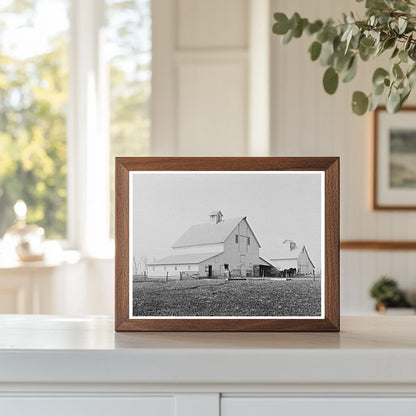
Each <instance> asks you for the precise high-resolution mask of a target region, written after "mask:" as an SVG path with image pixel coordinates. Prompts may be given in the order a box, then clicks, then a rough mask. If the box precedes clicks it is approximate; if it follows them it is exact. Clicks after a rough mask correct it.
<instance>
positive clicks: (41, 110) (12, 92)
mask: <svg viewBox="0 0 416 416" xmlns="http://www.w3.org/2000/svg"><path fill="white" fill-rule="evenodd" d="M70 6H71V4H70V0H33V1H30V2H27V1H23V2H22V1H19V0H5V1H2V2H1V6H0V45H1V46H0V118H1V129H0V238H1V237H2V236H3V234H4V232H5V231H6V230H7V228H8V227H9V226H10V225H11V223H12V222H13V220H14V213H13V205H14V204H15V202H16V200H18V199H23V200H24V201H25V202H26V204H27V206H28V215H27V220H28V222H30V223H37V224H38V225H40V226H42V227H44V228H45V232H46V236H47V237H48V238H59V239H64V238H66V236H67V179H66V172H67V152H66V150H67V134H66V129H67V102H68V90H69V87H68V72H69V60H68V48H69V42H70V36H69V34H70V20H69V13H70ZM51 14H53V16H54V18H53V19H51V18H50V16H51Z"/></svg>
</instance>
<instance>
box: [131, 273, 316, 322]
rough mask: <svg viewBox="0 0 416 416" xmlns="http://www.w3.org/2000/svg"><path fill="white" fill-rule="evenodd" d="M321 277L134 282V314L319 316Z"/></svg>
mask: <svg viewBox="0 0 416 416" xmlns="http://www.w3.org/2000/svg"><path fill="white" fill-rule="evenodd" d="M320 314H321V279H317V280H316V281H315V282H314V281H313V280H312V279H299V280H296V279H293V280H290V281H286V280H242V281H232V280H209V279H206V280H182V281H180V280H173V281H168V282H163V281H146V282H139V281H136V282H134V283H133V316H319V315H320Z"/></svg>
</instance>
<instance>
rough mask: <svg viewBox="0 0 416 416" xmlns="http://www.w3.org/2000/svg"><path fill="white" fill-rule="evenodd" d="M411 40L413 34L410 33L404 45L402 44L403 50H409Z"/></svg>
mask: <svg viewBox="0 0 416 416" xmlns="http://www.w3.org/2000/svg"><path fill="white" fill-rule="evenodd" d="M412 40H413V33H411V34H410V35H409V36H408V38H407V40H406V43H405V44H404V49H405V50H406V51H407V50H408V49H409V48H410V45H411V43H412Z"/></svg>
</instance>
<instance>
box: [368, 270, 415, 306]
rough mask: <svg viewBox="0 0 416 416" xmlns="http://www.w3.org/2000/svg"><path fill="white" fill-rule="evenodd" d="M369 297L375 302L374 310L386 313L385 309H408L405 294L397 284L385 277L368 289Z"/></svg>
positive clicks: (408, 304)
mask: <svg viewBox="0 0 416 416" xmlns="http://www.w3.org/2000/svg"><path fill="white" fill-rule="evenodd" d="M370 296H371V297H372V298H373V299H375V300H376V305H375V306H376V310H377V311H379V312H386V310H387V308H410V307H411V305H410V303H409V301H408V300H407V298H406V295H405V293H404V292H403V291H402V290H401V289H400V288H399V286H398V284H397V282H396V281H395V280H394V279H392V278H390V277H387V276H383V277H381V278H380V279H379V280H377V281H376V282H375V283H374V284H373V286H372V287H371V289H370Z"/></svg>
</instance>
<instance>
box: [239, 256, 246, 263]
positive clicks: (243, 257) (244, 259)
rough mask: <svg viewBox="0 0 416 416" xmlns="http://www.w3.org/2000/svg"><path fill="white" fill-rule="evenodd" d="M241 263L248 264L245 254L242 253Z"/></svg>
mask: <svg viewBox="0 0 416 416" xmlns="http://www.w3.org/2000/svg"><path fill="white" fill-rule="evenodd" d="M240 263H241V264H246V256H245V254H240Z"/></svg>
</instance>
